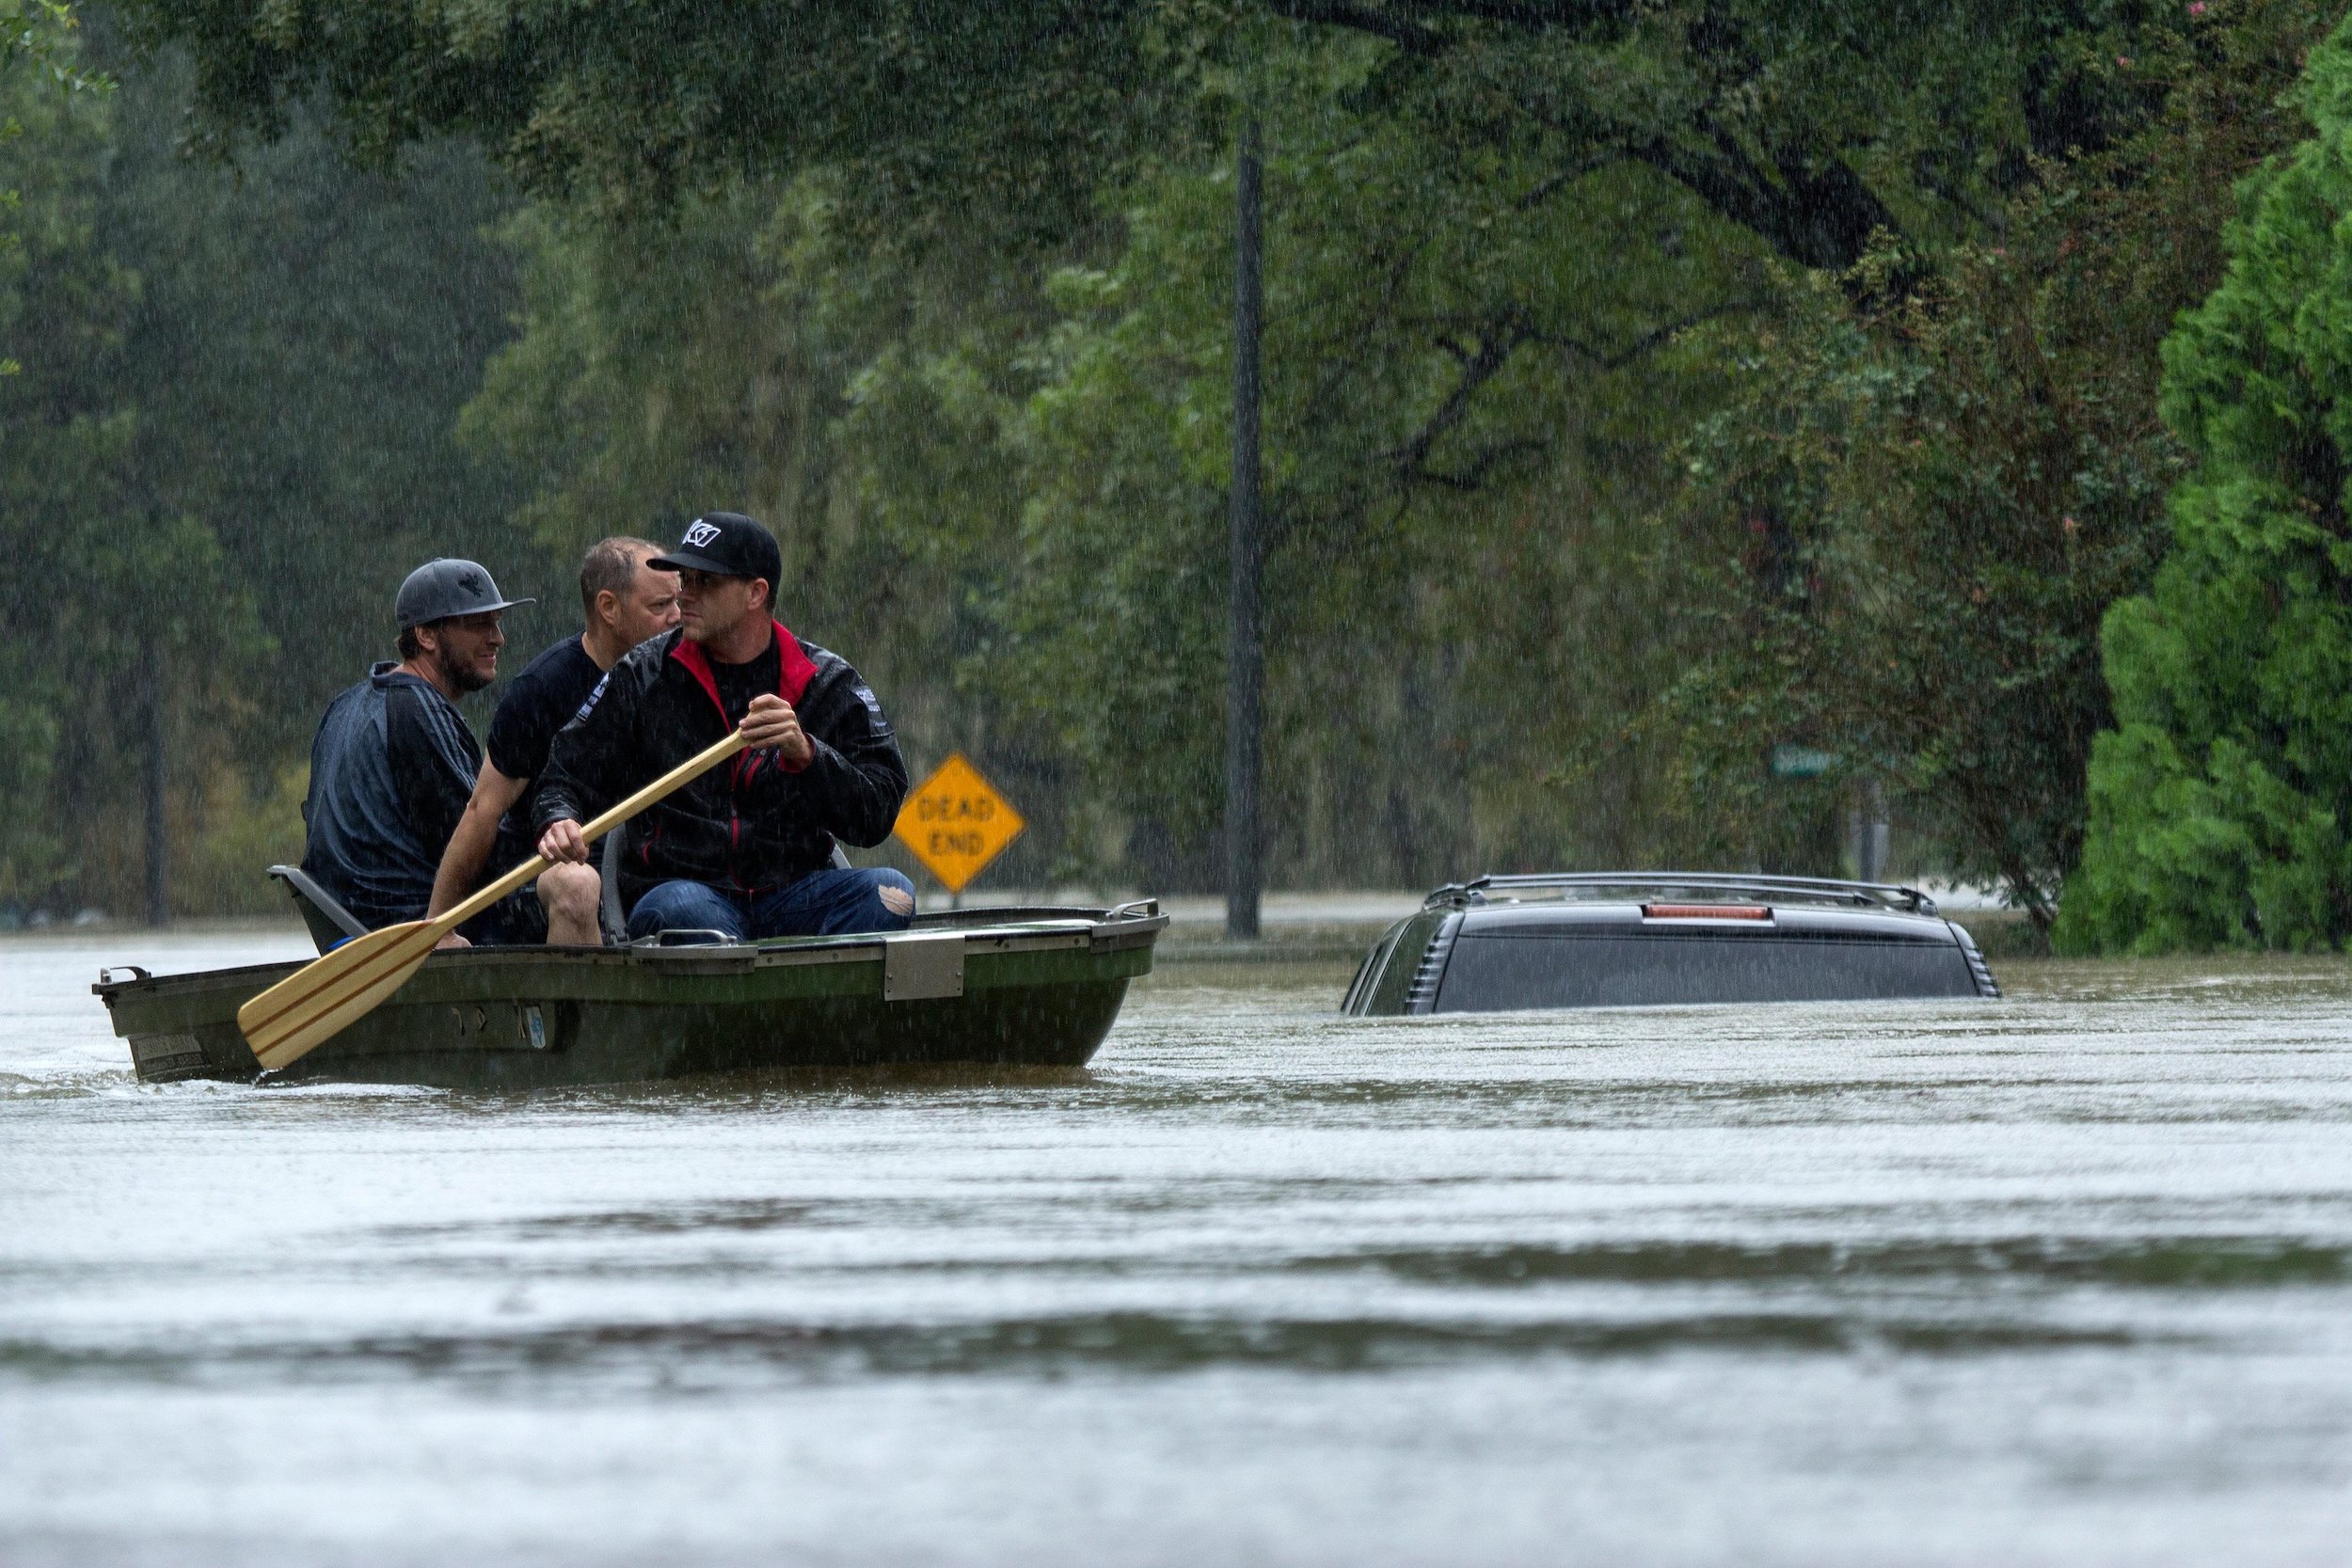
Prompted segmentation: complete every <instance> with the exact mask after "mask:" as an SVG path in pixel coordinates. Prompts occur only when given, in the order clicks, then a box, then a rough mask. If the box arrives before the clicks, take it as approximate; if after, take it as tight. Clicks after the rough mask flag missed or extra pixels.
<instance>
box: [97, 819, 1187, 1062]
mask: <svg viewBox="0 0 2352 1568" xmlns="http://www.w3.org/2000/svg"><path fill="white" fill-rule="evenodd" d="M272 874H273V875H276V876H278V879H279V880H281V881H283V882H285V883H286V885H287V887H288V889H289V891H291V892H292V893H293V894H294V898H295V902H296V904H297V905H298V906H301V907H302V909H303V913H304V916H305V918H306V919H307V920H309V921H310V925H311V928H312V931H313V934H314V935H316V936H317V937H318V939H319V945H320V947H321V949H322V950H325V949H326V947H328V946H330V945H332V943H333V942H334V941H335V940H338V939H339V938H340V936H341V935H343V934H348V935H358V934H359V929H358V923H357V922H356V921H351V920H350V916H349V915H348V914H346V913H344V912H343V911H341V910H340V909H339V908H337V907H336V906H334V904H333V901H332V900H331V899H328V898H327V897H326V895H324V894H323V893H320V892H319V891H318V890H317V889H316V887H315V885H314V884H312V883H310V879H308V878H305V877H303V876H302V875H301V873H300V872H299V871H294V870H293V869H292V868H289V867H282V866H281V867H273V868H272ZM345 922H349V923H350V924H349V926H348V927H345V926H344V923H345ZM1167 926H1168V917H1167V916H1166V915H1164V914H1162V913H1161V912H1160V910H1159V906H1158V904H1157V903H1156V902H1154V901H1153V900H1151V899H1142V900H1138V901H1136V902H1135V903H1130V904H1121V905H1119V906H1117V907H1115V908H1111V909H1103V910H1098V909H1068V908H1059V907H1038V908H1002V909H974V910H960V911H947V912H944V913H939V914H929V915H924V916H922V917H920V918H918V919H917V920H916V921H915V923H914V927H913V928H911V929H909V930H906V931H899V932H892V933H889V934H887V935H883V934H875V935H866V936H841V937H795V938H786V939H782V940H778V941H769V942H733V941H723V940H722V941H715V942H714V941H712V940H711V939H712V938H714V937H718V936H719V935H720V933H717V932H703V931H665V932H662V933H660V934H659V935H657V936H654V937H649V938H646V939H644V940H643V941H640V942H629V943H626V944H623V945H618V946H605V947H519V946H518V947H467V948H459V949H455V950H453V951H449V952H439V953H435V954H434V955H433V956H432V957H431V958H427V959H426V960H425V962H424V966H423V967H422V968H421V969H420V970H419V971H418V972H417V974H415V976H414V977H412V978H411V979H410V980H409V981H408V982H407V983H406V984H405V985H404V986H402V987H401V989H400V990H397V991H395V992H393V994H392V996H391V998H390V999H389V1001H387V1002H385V1003H384V1004H383V1005H382V1006H379V1007H377V1008H376V1009H375V1010H374V1011H373V1012H372V1013H370V1014H368V1015H367V1016H366V1017H364V1018H362V1019H360V1020H359V1021H358V1022H355V1023H353V1024H352V1025H351V1026H349V1027H348V1028H346V1029H344V1030H343V1031H342V1033H341V1034H339V1035H336V1036H335V1037H333V1038H331V1039H328V1040H327V1041H326V1042H325V1043H324V1044H322V1045H320V1046H318V1047H317V1048H316V1049H314V1050H312V1051H311V1052H310V1053H309V1054H307V1055H305V1056H303V1057H302V1058H301V1059H300V1060H299V1061H296V1062H294V1064H292V1065H291V1066H289V1067H288V1068H286V1069H283V1070H281V1071H279V1072H275V1073H271V1074H269V1075H268V1077H269V1078H270V1080H271V1081H273V1082H278V1081H301V1082H310V1081H331V1082H340V1083H366V1084H421V1085H435V1086H437V1087H442V1088H453V1089H531V1088H544V1087H549V1086H554V1085H580V1084H612V1083H627V1082H632V1081H643V1080H647V1079H657V1078H674V1077H680V1076H684V1075H687V1074H690V1073H707V1072H741V1071H753V1070H761V1069H771V1070H772V1069H800V1068H867V1067H902V1066H916V1065H922V1066H937V1065H949V1064H974V1065H998V1066H1021V1067H1080V1066H1083V1065H1084V1064H1085V1063H1086V1062H1087V1060H1088V1059H1089V1057H1091V1056H1092V1055H1093V1054H1094V1052H1095V1049H1096V1048H1097V1047H1098V1046H1100V1045H1101V1044H1102V1043H1103V1037H1104V1035H1106V1034H1108V1033H1109V1032H1110V1026H1111V1022H1112V1021H1113V1020H1114V1019H1116V1018H1117V1017H1118V1016H1119V1008H1120V1003H1121V1002H1122V1001H1124V1000H1125V997H1126V993H1127V983H1128V981H1130V980H1132V979H1134V978H1135V977H1136V976H1137V975H1139V974H1149V973H1151V969H1152V947H1153V944H1154V942H1156V941H1157V940H1158V937H1159V934H1160V932H1161V931H1162V930H1164V929H1166V928H1167ZM301 967H302V964H301V963H300V962H299V961H295V962H286V963H271V964H254V965H249V966H246V967H244V968H239V969H221V970H210V971H205V972H202V973H199V974H154V975H151V974H148V973H147V972H146V971H144V970H141V969H138V968H136V967H135V966H124V968H123V971H122V973H123V977H121V978H117V977H116V975H117V974H118V971H117V970H114V969H108V970H103V971H101V972H100V974H99V983H98V984H97V985H96V986H94V987H92V988H91V989H92V990H93V991H94V992H95V993H96V994H97V995H98V996H99V997H100V998H101V999H102V1000H103V1001H104V1003H105V1004H106V1009H107V1011H108V1012H109V1013H110V1014H111V1015H112V1017H113V1020H114V1029H115V1033H116V1034H117V1035H119V1036H120V1037H123V1038H124V1039H127V1040H128V1041H130V1044H131V1060H132V1065H133V1067H134V1068H135V1070H136V1071H137V1073H138V1076H139V1078H140V1079H141V1080H142V1081H143V1082H147V1083H168V1082H171V1081H174V1080H177V1079H186V1078H213V1079H224V1080H228V1081H230V1082H236V1083H250V1082H254V1081H256V1080H258V1079H260V1078H261V1077H262V1070H261V1067H260V1064H259V1063H257V1062H256V1061H255V1060H254V1056H253V1053H252V1051H251V1050H250V1049H249V1048H248V1047H247V1046H246V1040H245V1037H244V1036H243V1035H242V1034H240V1033H239V1032H238V1028H237V1009H238V1007H240V1006H243V1005H244V1004H245V1002H246V1000H247V999H248V998H250V997H252V996H254V995H256V994H258V993H259V992H261V991H263V990H267V989H268V988H270V987H271V986H274V985H276V984H277V983H278V981H280V980H282V979H284V978H286V977H287V976H288V975H290V974H294V972H295V971H296V970H298V969H300V968H301Z"/></svg>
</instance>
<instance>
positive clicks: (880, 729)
mask: <svg viewBox="0 0 2352 1568" xmlns="http://www.w3.org/2000/svg"><path fill="white" fill-rule="evenodd" d="M776 640H777V641H776V647H777V652H778V653H779V655H780V656H781V658H780V660H779V664H780V668H781V673H782V679H781V680H780V681H779V682H778V685H777V695H779V696H781V697H783V698H784V700H785V701H786V702H788V703H790V704H791V705H792V708H793V712H794V713H795V714H797V715H798V716H799V718H800V721H801V729H802V732H803V734H805V735H806V736H808V738H809V741H810V744H811V745H813V746H814V747H815V748H816V753H817V754H816V755H815V756H814V757H812V758H811V759H810V760H809V762H808V765H807V766H806V767H804V768H800V769H797V770H795V769H790V768H786V767H785V765H784V764H783V762H782V761H781V760H780V759H779V758H778V756H777V754H776V752H773V751H772V750H770V751H759V752H741V753H739V755H737V756H736V757H735V759H734V760H733V761H732V762H729V763H726V764H723V765H722V766H720V767H718V768H712V769H711V770H710V771H709V772H707V773H705V774H704V775H703V776H702V777H701V778H699V779H696V780H695V781H694V782H693V783H691V784H688V785H686V786H685V787H684V788H683V789H680V790H678V791H676V792H675V794H673V795H671V796H669V797H668V798H667V799H665V800H661V801H660V802H658V803H657V804H655V805H652V806H649V807H647V808H646V809H645V811H644V812H643V813H642V814H640V815H639V816H637V817H636V819H635V820H633V821H632V822H630V823H629V825H628V854H627V855H626V856H625V857H624V859H623V860H622V863H621V896H622V898H623V899H624V900H625V901H626V902H627V903H628V904H630V905H634V904H635V903H636V901H637V900H638V898H640V897H641V896H643V895H644V893H645V891H646V890H647V889H648V888H651V887H652V886H653V885H654V884H655V883H657V882H664V881H669V880H672V879H686V880H689V881H697V882H707V883H709V884H710V885H711V886H713V887H717V888H721V889H724V890H728V891H731V892H737V893H754V894H756V893H766V892H770V891H771V890H773V889H776V888H780V887H783V886H786V885H787V884H788V883H790V882H793V881H797V880H798V879H801V878H803V877H804V876H806V875H808V873H810V872H812V871H815V870H818V868H820V867H822V866H824V865H826V864H828V863H830V862H831V861H832V859H833V849H834V840H835V839H840V840H844V841H846V842H848V843H850V844H856V845H875V844H880V843H881V842H882V840H883V839H885V838H888V837H889V836H890V830H891V828H892V826H893V825H894V824H895V823H896V822H897V821H898V806H899V803H900V802H901V801H903V800H905V799H906V794H907V768H906V763H905V762H904V761H903V760H902V759H901V758H900V757H899V755H898V737H897V736H895V735H893V734H892V733H891V728H890V721H889V720H888V719H887V718H885V717H884V716H883V714H882V704H881V703H880V702H878V701H877V700H876V699H875V696H874V693H873V689H871V688H870V687H868V686H867V685H866V682H865V681H864V680H863V679H862V678H861V677H860V676H859V674H858V673H857V672H856V671H855V670H853V669H851V668H850V664H849V661H848V660H846V659H844V658H842V657H839V656H838V655H835V654H830V653H827V652H826V651H825V650H824V649H822V648H819V647H818V646H817V645H816V644H815V643H812V642H803V641H801V640H800V639H798V638H796V637H794V636H793V635H792V634H791V632H789V631H787V630H786V629H785V627H784V626H782V625H781V624H779V625H777V626H776ZM589 704H590V705H589V706H588V707H587V708H586V709H585V710H584V711H583V712H582V713H581V714H580V717H579V718H577V719H574V720H573V721H571V722H570V723H568V724H566V725H564V728H563V729H562V730H561V731H560V732H558V734H557V735H556V737H555V744H554V746H553V747H552V748H551V749H550V751H549V752H548V767H547V772H546V774H545V775H544V776H543V778H542V779H541V781H540V784H539V789H538V800H537V802H536V805H535V806H534V808H533V812H532V816H534V818H535V819H536V823H537V827H538V831H539V832H546V831H547V830H548V826H549V825H550V824H552V823H555V822H558V821H561V820H562V819H564V817H570V818H571V819H572V820H573V821H576V822H585V821H587V820H588V819H589V818H590V817H592V816H595V815H596V813H598V812H600V811H602V810H604V809H605V808H606V807H608V806H610V805H612V802H614V801H615V800H620V799H621V798H622V797H623V796H625V795H628V793H629V792H630V791H631V790H634V789H638V788H641V787H643V786H644V784H649V783H651V782H652V781H653V780H655V779H657V778H659V777H660V776H661V775H662V774H663V773H666V772H668V771H669V770H670V769H671V768H675V767H676V766H677V765H678V764H679V763H682V762H684V761H686V760H687V759H688V758H689V757H691V756H692V755H693V754H694V753H695V752H700V751H703V750H705V749H707V747H709V746H710V745H711V743H712V742H714V741H717V740H720V739H722V738H723V737H724V736H725V735H726V733H727V728H728V726H727V719H726V713H725V710H724V709H723V708H722V707H721V705H720V702H719V688H718V684H717V682H716V680H715V679H714V678H713V676H712V674H711V669H710V662H709V659H708V658H707V656H706V655H705V654H704V653H703V650H702V648H701V646H700V645H699V644H697V643H693V642H690V641H686V638H685V635H684V634H683V633H682V632H679V631H670V632H666V633H664V634H663V635H661V636H660V637H657V638H655V639H653V640H652V641H649V642H644V643H641V644H639V645H638V646H637V647H635V648H633V649H631V650H630V651H629V652H628V655H627V656H626V657H623V658H622V659H621V661H620V662H619V663H618V664H615V665H614V666H613V667H612V673H610V674H608V675H607V676H606V677H605V680H604V685H603V686H602V687H600V688H599V689H597V692H596V694H595V695H594V696H592V697H591V698H590V700H589Z"/></svg>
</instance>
